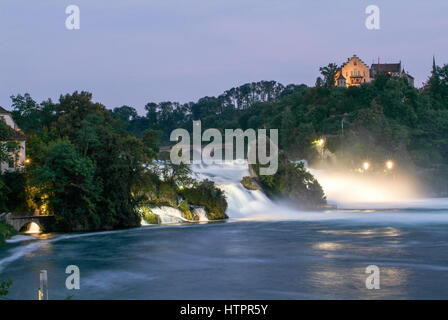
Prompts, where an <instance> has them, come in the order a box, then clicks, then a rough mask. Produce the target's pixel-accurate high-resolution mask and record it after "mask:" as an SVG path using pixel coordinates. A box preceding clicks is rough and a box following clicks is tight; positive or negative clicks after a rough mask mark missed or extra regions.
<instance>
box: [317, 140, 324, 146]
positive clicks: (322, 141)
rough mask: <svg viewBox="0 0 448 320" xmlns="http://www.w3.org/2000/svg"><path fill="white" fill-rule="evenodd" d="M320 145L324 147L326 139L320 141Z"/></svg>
mask: <svg viewBox="0 0 448 320" xmlns="http://www.w3.org/2000/svg"><path fill="white" fill-rule="evenodd" d="M318 144H319V146H320V147H322V146H323V145H324V144H325V140H324V139H319V142H318Z"/></svg>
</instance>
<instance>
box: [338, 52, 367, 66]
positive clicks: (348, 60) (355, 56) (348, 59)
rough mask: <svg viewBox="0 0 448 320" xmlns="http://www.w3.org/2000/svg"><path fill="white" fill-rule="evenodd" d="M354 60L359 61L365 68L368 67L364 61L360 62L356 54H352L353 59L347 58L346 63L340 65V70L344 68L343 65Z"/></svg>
mask: <svg viewBox="0 0 448 320" xmlns="http://www.w3.org/2000/svg"><path fill="white" fill-rule="evenodd" d="M354 58H356V59H358V60H359V61H360V62H361V63H362V64H363V65H364V66H366V67H367V68H368V67H369V66H368V65H367V64H366V63H365V62H364V61H362V59H361V58H360V57H358V56H357V55H356V54H354V55H353V57H351V58H347V61H346V62H344V63H343V64H342V65H341V69H342V68H344V67H345V65H346V64H347V63H349V62H350V61H351V60H353V59H354Z"/></svg>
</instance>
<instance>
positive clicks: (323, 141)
mask: <svg viewBox="0 0 448 320" xmlns="http://www.w3.org/2000/svg"><path fill="white" fill-rule="evenodd" d="M313 144H315V145H317V146H319V147H321V148H322V147H323V146H324V144H325V140H324V139H323V138H320V139H318V140H315V141H313Z"/></svg>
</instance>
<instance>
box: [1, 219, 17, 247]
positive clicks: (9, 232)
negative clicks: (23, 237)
mask: <svg viewBox="0 0 448 320" xmlns="http://www.w3.org/2000/svg"><path fill="white" fill-rule="evenodd" d="M16 234H17V232H16V231H15V230H14V229H13V228H12V227H11V226H8V225H7V224H4V223H2V222H0V245H1V244H2V243H4V242H5V240H6V239H8V238H10V237H12V236H14V235H16Z"/></svg>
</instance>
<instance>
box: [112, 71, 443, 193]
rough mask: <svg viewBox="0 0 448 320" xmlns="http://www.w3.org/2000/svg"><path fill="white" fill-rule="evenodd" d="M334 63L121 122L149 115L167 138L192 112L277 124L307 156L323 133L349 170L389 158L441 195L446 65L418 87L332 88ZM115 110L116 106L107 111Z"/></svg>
mask: <svg viewBox="0 0 448 320" xmlns="http://www.w3.org/2000/svg"><path fill="white" fill-rule="evenodd" d="M335 70H336V67H335V66H333V65H331V64H330V65H329V66H327V67H324V68H321V71H322V75H323V78H324V79H323V80H322V79H321V81H320V84H319V85H318V86H316V87H312V88H309V87H307V86H305V85H300V86H297V85H289V86H286V87H285V86H282V85H280V84H277V83H275V82H260V83H255V84H247V85H244V86H242V87H240V88H234V89H232V90H230V91H227V92H226V93H224V94H223V95H221V96H219V97H206V98H202V99H200V100H199V101H198V102H197V103H187V104H183V105H181V104H179V103H172V102H170V103H161V104H155V103H149V104H148V105H147V108H146V110H147V114H146V115H145V116H138V115H137V113H136V112H133V113H132V114H133V118H132V119H131V120H129V121H128V129H129V131H130V132H133V133H136V134H138V133H139V132H141V131H142V130H144V129H145V128H146V126H145V125H144V124H145V123H149V122H151V123H153V124H154V125H155V128H157V129H160V130H163V129H164V128H166V129H167V131H166V132H165V131H164V132H165V133H164V134H163V135H162V142H163V143H165V144H168V143H169V141H168V138H169V136H168V132H170V130H171V129H172V128H174V127H176V128H177V127H180V128H186V129H189V130H191V123H192V120H199V119H200V120H201V121H202V127H203V129H205V128H218V129H220V130H221V131H223V130H224V129H226V128H229V129H232V128H233V129H236V128H242V129H243V130H245V129H248V128H254V129H257V128H264V127H266V128H267V129H270V128H277V129H279V145H280V148H281V149H282V150H284V151H285V152H286V154H288V157H289V158H291V159H306V160H308V161H309V163H311V164H313V163H315V162H316V161H317V160H319V159H320V158H321V154H320V152H319V150H318V149H317V148H316V146H315V145H313V143H312V142H313V141H315V140H316V139H319V138H321V137H324V138H325V151H326V155H328V154H329V155H331V156H332V157H331V159H332V161H335V162H336V164H337V165H338V166H339V167H345V168H346V169H347V170H354V169H356V168H359V166H360V164H361V163H362V162H363V161H365V160H366V159H367V160H369V161H370V162H371V163H372V166H373V167H375V166H377V167H378V169H379V168H380V167H381V168H384V162H385V161H386V160H387V159H393V160H394V161H395V162H396V163H397V169H398V168H399V169H400V170H407V171H409V172H411V171H412V172H414V173H416V174H417V176H418V177H419V179H420V181H422V183H424V184H426V185H427V186H428V187H429V188H431V189H432V193H433V194H435V195H447V194H448V161H447V158H448V66H447V65H445V66H443V67H437V66H435V67H434V69H433V71H432V74H431V77H430V78H429V79H428V81H427V83H426V84H425V85H424V87H423V88H420V89H418V88H414V87H412V86H410V85H409V84H408V82H407V80H406V79H404V78H395V77H389V76H378V77H377V79H376V81H374V82H372V83H366V84H363V85H361V86H360V87H350V88H348V89H346V88H337V87H334V86H333V85H331V83H332V82H331V77H332V76H333V74H334V73H335ZM266 84H269V85H266ZM273 88H275V90H274V89H273ZM229 92H232V93H233V94H230V93H229ZM148 106H151V108H148ZM131 109H132V108H131ZM132 110H133V109H132ZM134 111H135V110H134ZM117 113H120V108H117V109H115V110H114V111H113V114H117ZM342 125H344V130H342Z"/></svg>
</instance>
